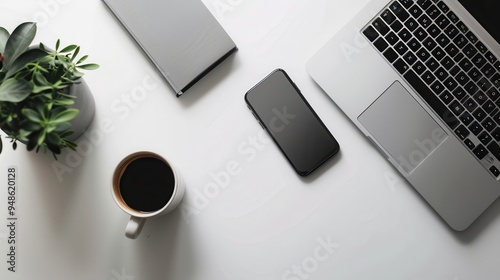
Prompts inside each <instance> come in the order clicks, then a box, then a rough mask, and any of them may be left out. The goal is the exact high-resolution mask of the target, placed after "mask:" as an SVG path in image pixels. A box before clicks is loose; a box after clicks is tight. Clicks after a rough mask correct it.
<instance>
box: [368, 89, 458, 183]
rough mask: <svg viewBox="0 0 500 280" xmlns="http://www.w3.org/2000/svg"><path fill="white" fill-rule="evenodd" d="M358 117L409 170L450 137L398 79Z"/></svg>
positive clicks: (386, 149) (378, 140)
mask: <svg viewBox="0 0 500 280" xmlns="http://www.w3.org/2000/svg"><path fill="white" fill-rule="evenodd" d="M358 120H359V121H360V122H361V124H363V126H364V127H365V128H366V129H367V130H368V131H369V132H370V133H371V134H372V136H373V137H374V138H375V139H376V140H377V142H378V143H380V144H381V145H382V147H383V148H384V150H385V151H387V152H388V153H389V154H390V155H391V156H392V157H393V158H394V160H396V161H397V162H398V163H399V164H400V165H401V167H403V168H404V170H406V172H408V173H411V172H412V171H413V170H415V168H417V167H418V166H419V165H420V164H421V163H422V162H424V160H425V159H426V158H427V157H428V156H429V155H430V154H431V153H432V152H433V151H434V150H435V149H436V148H437V147H438V146H439V145H440V144H441V143H443V141H444V140H446V138H448V134H447V133H446V132H445V131H444V130H443V129H442V128H441V127H440V126H439V125H438V124H437V123H436V122H435V121H434V120H433V119H432V118H431V117H430V116H429V114H428V113H427V112H426V111H425V110H424V109H423V108H422V107H421V106H420V104H418V103H417V101H416V100H415V99H414V98H413V97H412V96H411V95H410V94H409V93H408V91H406V89H405V88H404V87H403V86H402V85H401V84H400V83H399V82H397V81H396V82H395V83H393V84H392V85H391V86H390V87H389V88H388V89H387V90H386V91H385V92H384V93H383V94H382V95H381V96H380V97H379V98H378V99H377V100H375V102H373V103H372V104H371V105H370V107H368V109H366V110H365V111H364V112H363V113H362V114H361V115H360V116H359V117H358Z"/></svg>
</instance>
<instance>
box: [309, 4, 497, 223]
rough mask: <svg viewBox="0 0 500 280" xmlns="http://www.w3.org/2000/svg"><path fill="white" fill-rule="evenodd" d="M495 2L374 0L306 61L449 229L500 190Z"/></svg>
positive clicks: (313, 74) (476, 211)
mask: <svg viewBox="0 0 500 280" xmlns="http://www.w3.org/2000/svg"><path fill="white" fill-rule="evenodd" d="M498 6H499V4H497V1H491V0H467V1H466V0H419V1H411V0H392V1H389V0H372V1H369V3H368V4H367V6H366V7H365V8H363V9H362V10H361V12H360V13H359V14H358V15H357V16H355V17H354V18H353V19H352V20H351V21H350V22H349V23H348V24H347V25H346V26H345V27H344V28H343V29H342V30H341V31H340V32H339V33H338V34H336V35H335V36H334V37H333V38H331V39H330V40H329V41H328V42H327V43H326V44H325V45H324V46H323V47H321V49H320V50H319V51H318V52H317V53H316V54H315V55H314V56H313V57H312V58H311V59H310V60H309V61H308V63H307V66H306V68H307V71H308V73H309V74H310V76H311V77H312V78H313V79H314V80H315V81H316V82H317V83H318V84H319V86H320V87H321V88H322V89H323V90H324V91H325V92H326V93H327V94H328V95H329V96H330V97H331V98H332V100H333V101H334V102H335V103H336V104H337V105H338V107H339V108H340V109H341V110H342V111H343V112H344V113H345V114H346V115H347V117H349V118H350V120H351V121H352V122H353V123H354V124H355V125H356V126H357V127H358V128H359V129H360V130H361V131H362V132H363V133H364V134H365V135H366V137H367V138H368V139H369V140H370V141H371V142H372V143H373V144H374V145H375V146H376V147H377V148H378V150H379V151H380V152H381V153H382V155H383V156H385V157H386V158H387V159H388V160H389V161H390V162H391V163H392V164H393V165H394V166H395V168H396V169H397V170H398V171H399V172H400V173H401V174H402V175H403V176H404V177H405V178H406V179H407V180H408V182H410V183H411V185H412V186H413V187H414V188H415V189H416V190H417V191H418V193H420V195H421V196H422V197H423V198H424V199H425V200H426V201H427V202H428V203H429V205H430V206H431V207H432V208H433V209H434V210H435V211H436V212H437V214H439V216H441V217H442V219H443V220H444V221H445V222H446V223H447V224H448V225H449V226H450V227H451V228H453V229H455V230H457V231H462V230H465V229H466V228H468V227H469V226H470V225H471V224H472V223H473V222H474V221H475V220H476V219H477V218H478V217H479V216H480V215H481V213H483V212H484V211H485V210H486V209H487V208H488V206H490V205H491V204H492V203H493V202H494V201H495V200H496V199H497V198H498V196H499V194H500V183H499V179H500V93H499V88H500V61H499V55H500V45H499V42H500V28H499V27H498V20H497V17H498V16H497V12H498V11H499V9H498Z"/></svg>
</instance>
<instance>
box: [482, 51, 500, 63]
mask: <svg viewBox="0 0 500 280" xmlns="http://www.w3.org/2000/svg"><path fill="white" fill-rule="evenodd" d="M484 56H485V57H486V59H487V60H488V61H489V62H490V63H491V64H495V63H496V62H497V61H498V59H497V57H496V56H495V55H494V54H493V53H492V52H490V51H487V52H486V53H485V54H484Z"/></svg>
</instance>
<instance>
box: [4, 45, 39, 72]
mask: <svg viewBox="0 0 500 280" xmlns="http://www.w3.org/2000/svg"><path fill="white" fill-rule="evenodd" d="M46 55H47V53H46V52H44V51H42V50H41V49H38V48H37V49H32V50H29V51H27V52H25V53H23V54H21V55H20V56H19V57H18V58H17V59H16V60H15V61H14V62H13V63H12V65H11V67H10V68H9V71H7V75H6V76H5V78H9V77H10V76H12V75H14V74H15V73H16V72H17V71H19V70H21V69H23V68H24V67H26V64H28V63H30V62H32V61H35V60H38V59H40V58H42V57H44V56H46Z"/></svg>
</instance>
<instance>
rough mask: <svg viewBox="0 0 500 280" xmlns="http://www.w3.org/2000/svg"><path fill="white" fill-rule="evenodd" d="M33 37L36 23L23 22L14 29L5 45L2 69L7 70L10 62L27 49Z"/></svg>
mask: <svg viewBox="0 0 500 280" xmlns="http://www.w3.org/2000/svg"><path fill="white" fill-rule="evenodd" d="M35 35H36V23H34V22H25V23H22V24H21V25H19V26H18V27H16V29H15V30H14V32H12V34H10V36H9V39H8V40H7V44H6V45H5V53H4V56H5V61H4V64H3V67H4V68H3V69H9V67H10V65H11V64H12V62H14V60H16V59H17V58H18V57H19V56H20V55H21V54H22V53H24V52H25V51H26V50H27V49H28V47H29V46H30V44H31V42H32V41H33V39H34V38H35Z"/></svg>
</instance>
